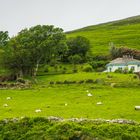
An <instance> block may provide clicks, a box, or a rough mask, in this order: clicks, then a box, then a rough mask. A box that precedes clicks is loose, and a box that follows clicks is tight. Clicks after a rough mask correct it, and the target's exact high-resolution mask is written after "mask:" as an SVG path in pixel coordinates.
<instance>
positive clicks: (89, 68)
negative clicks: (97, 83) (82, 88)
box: [83, 65, 93, 72]
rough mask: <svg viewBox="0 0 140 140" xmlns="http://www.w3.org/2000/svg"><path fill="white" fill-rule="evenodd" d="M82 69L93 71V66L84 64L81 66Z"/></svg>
mask: <svg viewBox="0 0 140 140" xmlns="http://www.w3.org/2000/svg"><path fill="white" fill-rule="evenodd" d="M83 71H84V72H92V71H93V68H92V66H90V65H88V66H85V67H84V68H83Z"/></svg>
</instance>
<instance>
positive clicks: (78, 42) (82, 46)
mask: <svg viewBox="0 0 140 140" xmlns="http://www.w3.org/2000/svg"><path fill="white" fill-rule="evenodd" d="M67 45H68V48H69V51H68V55H69V56H71V55H75V54H78V55H80V56H81V57H85V55H86V53H87V52H88V51H89V49H90V42H89V40H88V39H87V38H85V37H82V36H77V37H75V38H69V39H68V40H67Z"/></svg>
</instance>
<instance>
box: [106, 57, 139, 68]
mask: <svg viewBox="0 0 140 140" xmlns="http://www.w3.org/2000/svg"><path fill="white" fill-rule="evenodd" d="M128 65H140V61H139V60H137V59H133V58H130V57H123V58H116V59H114V60H112V61H111V62H110V63H109V64H107V66H128Z"/></svg>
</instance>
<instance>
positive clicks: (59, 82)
mask: <svg viewBox="0 0 140 140" xmlns="http://www.w3.org/2000/svg"><path fill="white" fill-rule="evenodd" d="M55 83H56V84H63V82H62V81H56V82H55Z"/></svg>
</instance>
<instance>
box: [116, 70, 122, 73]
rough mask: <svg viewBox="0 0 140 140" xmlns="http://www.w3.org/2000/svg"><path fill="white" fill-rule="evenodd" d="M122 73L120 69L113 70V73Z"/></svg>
mask: <svg viewBox="0 0 140 140" xmlns="http://www.w3.org/2000/svg"><path fill="white" fill-rule="evenodd" d="M122 72H123V70H122V69H116V70H115V73H122Z"/></svg>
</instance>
